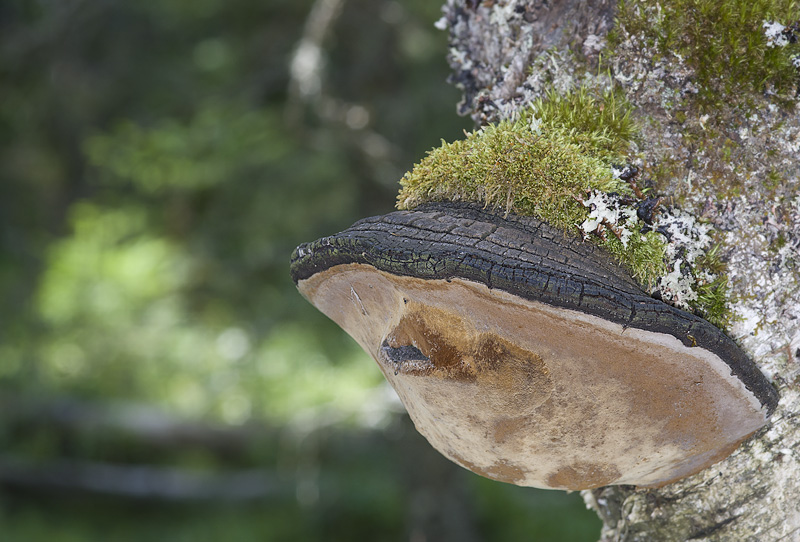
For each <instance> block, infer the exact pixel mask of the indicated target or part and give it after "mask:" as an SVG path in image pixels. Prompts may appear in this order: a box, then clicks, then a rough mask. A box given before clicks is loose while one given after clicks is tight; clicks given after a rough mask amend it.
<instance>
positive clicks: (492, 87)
mask: <svg viewBox="0 0 800 542" xmlns="http://www.w3.org/2000/svg"><path fill="white" fill-rule="evenodd" d="M697 3H698V4H699V3H700V2H697ZM617 9H618V6H617V2H615V1H612V0H596V1H593V2H581V1H575V0H562V1H555V2H553V1H550V2H548V1H545V0H540V1H525V0H496V1H486V0H484V1H479V0H448V2H447V4H446V5H445V6H444V8H443V13H444V15H443V18H442V20H440V21H439V22H438V23H437V26H438V27H439V28H442V29H447V30H448V31H449V32H450V43H451V49H450V51H449V55H448V58H449V61H450V64H451V67H452V69H453V74H452V77H451V80H452V82H453V83H455V84H456V85H458V86H459V87H460V88H461V89H462V90H463V100H462V102H461V103H460V104H459V105H458V108H459V112H460V113H461V114H464V115H470V116H471V117H472V118H473V120H474V121H475V123H476V124H478V125H480V124H485V123H488V122H494V121H497V120H500V119H503V118H508V117H512V116H513V115H514V114H515V112H516V111H519V110H520V109H521V108H524V107H525V106H526V105H527V104H529V103H531V102H532V101H533V100H535V99H537V98H540V97H542V96H545V95H546V93H548V92H556V93H563V92H565V91H567V90H569V89H571V88H574V87H576V86H579V85H595V86H597V85H599V86H605V87H608V86H610V85H615V86H617V87H618V88H619V89H621V90H622V91H623V92H624V94H625V96H626V97H627V99H628V100H629V101H630V103H631V105H632V107H633V114H634V115H635V117H636V119H637V120H638V122H639V126H640V127H641V139H640V141H639V142H638V148H637V149H632V154H633V155H635V156H636V159H637V160H639V161H640V164H641V169H642V171H643V177H644V178H647V179H650V180H651V181H652V182H653V183H654V184H655V187H656V189H657V191H658V192H660V193H662V194H668V195H670V196H672V197H673V198H674V201H675V202H677V203H678V204H679V205H680V206H681V207H682V208H683V210H685V211H687V212H689V213H692V214H693V215H695V216H696V217H699V218H702V219H704V220H706V221H709V222H710V223H711V224H713V225H714V227H715V228H716V230H717V231H718V232H720V236H721V240H722V250H723V251H724V257H725V260H726V262H727V264H728V273H729V278H730V286H731V291H732V294H733V298H734V301H733V303H734V310H735V313H736V315H737V321H736V322H735V324H734V325H733V326H732V327H731V329H729V330H728V331H729V333H730V334H731V335H732V336H733V337H734V338H735V339H736V340H737V342H738V343H739V344H740V345H741V346H742V347H743V348H744V349H745V351H746V352H747V353H748V354H749V355H750V356H751V357H752V358H753V359H754V360H755V362H756V363H757V364H758V365H759V367H760V368H761V370H762V371H763V372H764V373H765V374H766V375H767V376H768V377H769V378H771V379H772V381H773V383H774V385H775V387H776V388H777V390H778V393H779V394H780V397H781V400H780V404H779V406H778V409H777V410H776V412H775V414H774V415H773V417H772V419H771V423H770V424H769V425H768V426H767V427H766V428H764V429H763V430H762V431H760V432H759V433H758V434H756V435H755V436H754V437H753V438H751V439H750V440H748V441H747V442H745V443H744V444H743V445H742V446H741V447H739V449H737V450H736V451H735V452H734V453H733V454H732V455H731V456H730V457H728V458H727V459H726V460H724V461H722V462H720V463H718V464H716V465H714V466H712V467H711V468H708V469H706V470H705V471H703V472H701V473H699V474H697V475H695V476H692V477H690V478H687V479H685V480H682V481H680V482H677V483H674V484H671V485H668V486H666V487H663V488H661V489H658V490H638V489H636V488H633V487H624V486H611V487H606V488H600V489H597V490H592V491H584V492H583V497H584V499H585V501H586V503H587V506H588V507H590V508H592V509H594V510H595V511H596V512H597V513H598V515H599V516H600V517H601V519H602V520H603V522H604V526H603V531H602V536H601V539H602V540H603V541H611V540H625V541H634V540H636V541H638V540H642V541H644V540H648V541H653V540H709V541H724V540H737V541H738V540H754V541H755V540H757V541H778V540H785V541H789V540H800V446H798V442H799V441H800V415H799V413H800V280H798V278H799V277H800V195H798V189H799V188H800V160H798V156H799V155H800V106H798V103H799V102H798V99H797V96H788V97H787V96H786V95H783V96H781V95H779V93H777V92H776V91H775V90H774V89H772V88H771V87H770V85H769V82H767V83H766V84H765V85H764V87H763V89H762V90H761V91H753V92H749V93H748V92H747V91H742V90H741V88H742V87H741V86H739V87H736V86H735V85H734V86H733V87H734V88H735V89H736V90H734V91H730V90H729V92H733V94H732V95H730V96H726V95H720V96H719V97H720V98H721V99H720V100H719V103H718V105H717V106H716V107H715V108H713V109H708V108H704V107H703V106H702V104H701V103H700V102H699V96H701V95H702V92H703V90H707V89H703V88H700V85H701V83H700V82H701V81H708V80H709V78H707V77H704V74H703V73H701V72H700V71H699V70H700V69H702V68H700V67H698V66H697V65H692V64H691V63H690V62H687V60H686V59H685V58H684V57H683V56H682V55H681V54H679V53H678V52H677V51H675V52H669V51H667V52H665V51H663V50H658V48H657V47H655V46H654V45H653V44H652V42H651V41H648V39H647V38H646V37H645V36H644V35H643V34H642V33H641V32H638V33H637V31H636V30H634V29H632V28H627V27H625V26H624V24H621V23H619V21H618V20H617V19H616V17H615V16H616V10H617ZM636 9H639V10H641V14H642V17H643V18H644V19H645V20H647V19H648V17H649V18H650V22H652V24H653V25H656V24H659V20H658V18H659V17H662V11H661V6H660V5H659V4H658V3H656V2H651V3H649V4H648V3H645V2H640V3H638V5H637V8H636ZM798 17H800V14H798ZM798 17H795V18H798ZM767 22H769V21H767ZM783 22H784V24H788V22H787V21H783ZM756 23H757V24H759V25H760V24H761V23H762V21H756ZM765 27H766V25H765ZM612 30H613V31H614V32H615V34H616V39H615V44H614V47H613V48H612V47H608V46H607V43H608V36H609V32H610V31H612ZM696 30H697V29H693V31H696ZM706 30H707V34H705V35H704V34H703V29H702V28H701V29H700V31H699V32H695V34H696V35H694V39H695V40H696V45H697V46H698V47H704V46H706V44H704V43H703V40H704V39H706V38H707V40H708V44H707V46H708V47H714V41H713V40H714V36H713V29H706ZM764 39H765V40H767V39H769V37H768V35H767V33H764ZM698 40H699V41H698ZM798 63H800V61H798ZM722 83H724V81H723V82H721V83H720V87H719V88H722V89H724V88H727V87H728V85H724V84H722ZM742 93H744V94H746V96H745V95H743V94H742Z"/></svg>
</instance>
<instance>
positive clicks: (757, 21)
mask: <svg viewBox="0 0 800 542" xmlns="http://www.w3.org/2000/svg"><path fill="white" fill-rule="evenodd" d="M798 17H800V10H798V4H797V2H796V1H795V0H748V1H745V2H743V1H741V0H661V1H660V2H658V3H657V4H655V5H654V4H653V3H652V2H642V1H641V0H621V1H620V3H619V6H618V10H617V25H616V27H617V28H616V29H615V30H614V32H613V33H612V35H611V36H610V42H611V43H612V45H613V44H615V43H620V42H621V40H622V39H623V36H624V35H625V34H629V35H638V36H643V37H644V39H645V40H646V45H649V46H655V47H657V48H658V51H659V53H660V54H662V55H668V54H677V55H679V56H680V57H682V58H683V59H684V60H685V62H686V63H687V65H688V66H690V67H691V68H693V69H694V70H695V76H694V80H693V82H694V83H695V84H696V85H697V86H698V89H699V96H698V98H699V102H700V105H705V106H711V107H713V106H715V105H718V104H719V103H722V102H728V101H729V100H730V99H731V98H735V99H737V100H738V99H741V98H742V93H743V92H744V93H745V95H746V93H747V92H753V93H757V94H761V93H763V92H764V91H765V90H766V89H767V88H768V87H771V88H772V90H773V91H775V92H777V93H778V94H779V95H782V96H784V97H785V98H786V97H791V96H793V95H794V92H795V90H796V89H797V85H798V69H797V67H795V66H794V64H793V58H794V57H795V56H796V55H798V54H800V42H797V43H789V44H788V45H785V46H770V43H769V40H768V39H767V36H766V35H765V28H764V23H765V22H779V23H783V24H790V23H793V22H794V21H796V20H797V19H798ZM789 99H791V98H789Z"/></svg>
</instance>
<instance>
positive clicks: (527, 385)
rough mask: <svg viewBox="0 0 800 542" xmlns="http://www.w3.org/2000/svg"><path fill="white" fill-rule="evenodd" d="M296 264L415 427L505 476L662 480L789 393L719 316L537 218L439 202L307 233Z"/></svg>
mask: <svg viewBox="0 0 800 542" xmlns="http://www.w3.org/2000/svg"><path fill="white" fill-rule="evenodd" d="M291 273H292V278H293V279H294V281H295V283H296V284H297V287H298V289H299V290H300V292H301V293H302V294H303V296H305V297H306V298H307V299H308V300H309V301H310V302H311V303H312V304H314V305H315V306H316V307H317V308H318V309H319V310H321V311H322V312H323V313H325V314H326V315H327V316H328V317H330V318H331V319H332V320H334V321H335V322H336V323H337V324H339V325H340V326H341V327H342V328H344V330H345V331H347V332H348V333H349V334H350V335H351V336H352V337H353V338H354V339H355V340H356V341H357V342H358V343H359V344H360V345H361V346H362V347H363V348H364V350H366V351H367V352H368V353H369V354H370V355H371V356H372V357H373V358H374V359H375V361H376V362H377V363H378V366H379V367H380V369H381V371H382V372H383V374H384V375H385V376H386V378H387V380H388V381H389V382H390V383H391V384H392V386H393V387H394V388H395V390H396V391H397V393H398V395H399V396H400V398H401V400H402V401H403V403H404V404H405V406H406V408H407V410H408V413H409V415H410V416H411V418H412V419H413V421H414V423H415V425H416V427H417V429H418V430H419V432H420V433H422V434H423V435H424V436H425V437H426V438H427V439H428V441H429V442H430V443H431V444H432V445H433V446H434V447H435V448H436V449H437V450H439V451H440V452H441V453H442V454H444V455H445V456H447V457H448V458H450V459H451V460H453V461H455V462H456V463H458V464H460V465H462V466H464V467H466V468H468V469H470V470H472V471H474V472H476V473H478V474H481V475H483V476H486V477H489V478H493V479H496V480H501V481H504V482H511V483H514V484H517V485H523V486H534V487H540V488H554V489H569V490H576V489H588V488H594V487H599V486H604V485H610V484H633V485H638V486H644V487H658V486H662V485H664V484H668V483H670V482H673V481H675V480H678V479H680V478H683V477H685V476H688V475H690V474H693V473H696V472H698V471H700V470H702V469H703V468H705V467H707V466H709V465H711V464H713V463H715V462H717V461H720V460H721V459H723V458H725V457H726V456H727V455H728V454H730V453H731V452H732V451H733V450H734V449H735V448H736V447H737V446H738V444H739V443H741V442H742V441H743V440H745V439H746V438H747V437H748V436H750V435H752V434H753V433H754V432H755V431H756V430H758V429H759V428H760V427H762V426H763V425H764V424H765V423H766V421H767V418H768V416H769V415H770V414H771V413H772V411H773V410H774V408H775V406H776V404H777V396H776V393H775V391H774V389H773V388H772V386H771V385H770V383H769V382H768V381H767V379H766V378H765V377H764V376H763V375H762V374H761V373H760V372H759V370H758V369H757V367H756V366H755V365H754V364H753V363H752V362H751V361H750V360H749V359H748V358H747V356H746V355H745V354H744V352H742V350H740V349H739V348H738V347H737V346H736V344H735V343H734V342H733V341H732V340H731V339H730V338H729V337H728V336H726V335H725V334H724V333H723V332H722V331H720V330H719V329H717V328H716V327H715V326H713V325H712V324H710V323H709V322H707V321H705V320H703V319H701V318H699V317H697V316H694V315H692V314H690V313H688V312H685V311H682V310H680V309H677V308H675V307H672V306H670V305H668V304H666V303H664V302H662V301H660V300H657V299H654V298H652V297H650V296H648V295H647V294H646V293H644V292H643V291H642V289H641V288H640V287H639V286H638V285H637V283H636V282H635V281H634V280H633V279H632V278H631V277H630V276H629V274H627V272H626V271H625V270H624V268H622V267H621V266H620V265H619V264H618V263H617V262H616V261H614V260H613V259H612V258H611V257H610V256H608V254H607V253H606V252H605V251H604V250H603V249H602V248H600V247H598V246H594V245H592V244H591V243H585V242H583V241H582V240H581V239H580V238H578V237H574V238H573V237H571V236H570V235H568V234H566V233H565V232H563V231H561V230H558V229H556V228H553V227H551V226H549V225H548V224H547V223H545V222H542V221H540V220H538V219H536V218H532V217H520V216H516V215H514V214H509V215H506V216H503V215H499V214H496V213H493V212H490V211H488V210H486V209H484V208H483V207H482V206H479V205H471V204H463V203H462V204H459V203H427V204H423V205H420V206H419V207H417V208H415V209H414V210H410V211H398V212H393V213H389V214H386V215H383V216H377V217H372V218H367V219H364V220H361V221H359V222H357V223H356V224H354V225H353V226H352V227H350V228H349V229H347V230H345V231H343V232H341V233H338V234H336V235H332V236H330V237H325V238H323V239H320V240H318V241H315V242H313V243H308V244H304V245H301V246H300V247H298V248H297V249H296V251H295V253H294V255H293V257H292V265H291Z"/></svg>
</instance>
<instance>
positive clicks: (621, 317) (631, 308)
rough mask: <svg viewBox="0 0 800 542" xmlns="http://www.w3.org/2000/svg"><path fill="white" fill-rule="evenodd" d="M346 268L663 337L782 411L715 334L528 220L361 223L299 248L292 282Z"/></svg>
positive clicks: (738, 354) (590, 250)
mask: <svg viewBox="0 0 800 542" xmlns="http://www.w3.org/2000/svg"><path fill="white" fill-rule="evenodd" d="M351 263H360V264H367V265H371V266H373V267H375V268H376V269H379V270H381V271H386V272H389V273H392V274H396V275H402V276H409V277H416V278H421V279H452V278H455V277H459V278H463V279H467V280H470V281H474V282H478V283H481V284H485V285H486V286H487V287H489V288H490V289H491V288H496V289H499V290H502V291H505V292H508V293H510V294H513V295H517V296H519V297H522V298H524V299H528V300H531V301H538V302H542V303H546V304H548V305H552V306H554V307H560V308H564V309H571V310H577V311H580V312H583V313H586V314H591V315H592V316H597V317H599V318H603V319H606V320H609V321H611V322H614V323H616V324H620V325H622V326H624V327H626V328H629V327H630V328H635V329H642V330H646V331H652V332H655V333H665V334H668V335H671V336H673V337H675V338H676V339H678V340H679V341H681V342H682V343H683V344H684V345H685V346H692V347H694V346H697V347H700V348H703V349H706V350H709V351H711V352H714V353H715V354H717V355H718V356H719V357H720V358H721V359H722V360H724V361H725V363H727V364H728V365H729V367H730V370H731V372H732V373H733V374H735V375H736V376H737V377H739V379H740V380H741V381H742V382H743V383H744V385H745V386H746V387H747V389H748V390H750V392H751V393H753V395H755V396H756V397H757V398H758V400H759V401H760V403H761V404H762V405H763V406H765V407H766V408H767V410H768V413H769V414H771V413H772V411H773V410H774V409H775V406H776V405H777V402H778V398H777V394H776V393H775V390H774V388H773V387H772V386H771V385H770V384H769V382H768V381H767V380H766V379H765V378H764V376H763V375H762V374H761V372H760V371H758V369H757V368H756V367H755V366H754V365H753V363H752V362H751V361H750V360H749V359H748V358H747V356H746V355H745V354H744V352H742V351H741V350H740V349H739V348H738V347H737V346H736V344H735V343H734V342H733V341H732V340H731V339H730V338H729V337H727V336H726V335H724V334H723V333H721V332H720V330H719V329H717V328H716V327H714V326H713V325H711V324H709V323H708V322H706V321H705V320H703V319H702V318H698V317H697V316H694V315H692V314H690V313H688V312H685V311H682V310H680V309H677V308H675V307H672V306H670V305H667V304H666V303H664V302H662V301H659V300H657V299H653V298H652V297H650V296H648V295H647V294H645V293H644V292H643V291H642V290H641V288H639V286H638V285H637V284H636V283H635V282H634V280H633V279H632V278H630V277H629V276H628V275H627V273H626V272H625V270H624V269H622V268H620V266H619V265H617V264H615V263H614V262H613V261H612V259H611V258H610V257H609V256H607V255H606V254H605V253H604V252H603V251H602V250H601V249H599V248H598V247H595V246H593V245H591V244H590V243H586V242H583V241H582V240H581V239H580V238H578V237H570V236H568V235H566V234H565V233H562V232H559V231H556V230H554V229H553V228H551V227H550V226H549V225H547V224H546V223H543V222H541V221H539V220H537V219H535V218H533V217H517V216H514V215H509V216H508V217H501V216H498V215H497V214H493V213H490V212H487V211H484V210H481V208H480V207H479V206H475V205H469V204H457V203H436V204H427V205H423V206H420V207H418V208H417V209H415V210H414V211H399V212H395V213H390V214H388V215H382V216H377V217H371V218H366V219H363V220H360V221H358V222H357V223H355V224H354V225H353V226H352V227H351V228H349V229H347V230H345V231H343V232H341V233H338V234H336V235H332V236H330V237H325V238H323V239H320V240H318V241H315V242H313V243H307V244H304V245H301V246H300V247H298V248H297V250H296V251H295V254H294V255H293V258H292V266H291V273H292V279H293V280H294V281H295V283H297V282H298V281H299V280H302V279H307V278H309V277H310V276H311V275H313V274H314V273H318V272H320V271H323V270H325V269H329V268H331V267H334V266H336V265H342V264H351Z"/></svg>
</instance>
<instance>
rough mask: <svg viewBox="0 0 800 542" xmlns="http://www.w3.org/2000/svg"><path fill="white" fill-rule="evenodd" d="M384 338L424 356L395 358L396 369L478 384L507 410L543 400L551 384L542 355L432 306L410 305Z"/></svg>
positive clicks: (408, 372) (390, 342)
mask: <svg viewBox="0 0 800 542" xmlns="http://www.w3.org/2000/svg"><path fill="white" fill-rule="evenodd" d="M385 342H386V344H388V346H389V347H391V348H395V349H401V348H402V347H408V346H413V347H414V348H416V349H417V350H419V351H420V352H421V353H422V355H424V356H425V357H426V358H427V359H428V361H427V362H426V363H419V362H418V361H416V360H415V361H407V362H406V361H400V362H399V363H397V362H395V363H396V365H395V371H396V372H397V373H400V374H405V375H409V376H411V375H413V376H426V377H429V378H441V379H445V380H452V381H456V382H465V383H472V384H477V385H478V386H479V389H480V390H481V393H483V394H490V395H493V396H496V399H498V400H499V401H500V402H501V403H505V404H506V405H507V407H508V408H509V409H515V408H522V409H524V408H526V407H530V406H531V403H532V401H535V402H537V403H538V402H541V401H542V400H543V399H544V398H545V397H547V396H549V394H550V392H551V390H552V388H553V381H552V379H551V377H550V370H549V369H548V367H547V365H546V364H545V362H544V361H543V360H542V358H541V357H540V356H538V355H537V354H535V353H533V352H530V351H527V350H524V349H522V348H520V347H519V346H516V345H514V344H512V343H510V342H509V341H508V340H506V339H504V338H502V337H500V336H498V335H497V334H495V333H491V332H483V333H475V331H474V330H472V329H470V326H468V325H466V323H465V322H464V321H463V320H462V319H460V318H457V317H455V316H454V315H453V314H451V313H448V312H445V311H443V310H439V309H435V308H433V307H430V306H422V305H418V304H414V305H412V306H410V307H409V312H408V313H406V314H405V315H404V316H403V317H402V318H401V319H400V322H399V323H398V324H397V326H396V327H395V328H394V329H393V330H392V331H391V332H390V333H389V334H388V336H387V338H386V341H385ZM534 396H539V397H540V398H541V399H539V400H538V401H537V400H536V399H535V398H534ZM499 433H500V434H501V435H502V433H504V430H503V429H500V431H499Z"/></svg>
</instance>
